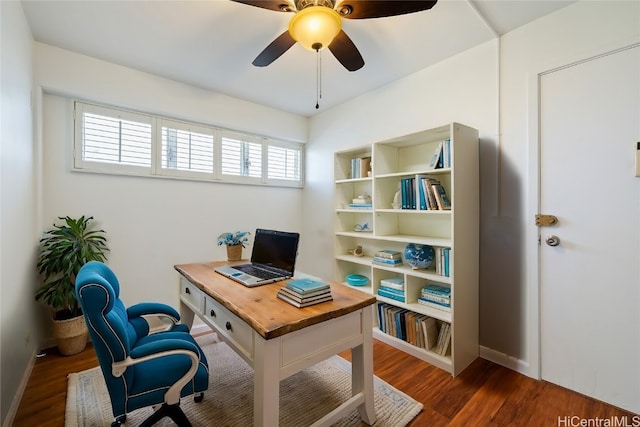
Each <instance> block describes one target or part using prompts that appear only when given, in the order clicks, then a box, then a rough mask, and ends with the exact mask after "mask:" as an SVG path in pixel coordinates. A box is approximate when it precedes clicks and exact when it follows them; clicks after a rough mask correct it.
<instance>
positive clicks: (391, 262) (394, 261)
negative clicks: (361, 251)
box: [373, 256, 402, 265]
mask: <svg viewBox="0 0 640 427" xmlns="http://www.w3.org/2000/svg"><path fill="white" fill-rule="evenodd" d="M373 261H376V262H377V263H378V264H388V265H396V264H402V258H395V259H389V258H380V257H377V256H374V257H373Z"/></svg>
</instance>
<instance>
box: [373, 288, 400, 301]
mask: <svg viewBox="0 0 640 427" xmlns="http://www.w3.org/2000/svg"><path fill="white" fill-rule="evenodd" d="M378 295H380V296H381V297H385V298H389V299H392V300H396V301H400V302H404V292H402V293H401V294H399V293H395V292H392V291H391V289H389V288H379V289H378Z"/></svg>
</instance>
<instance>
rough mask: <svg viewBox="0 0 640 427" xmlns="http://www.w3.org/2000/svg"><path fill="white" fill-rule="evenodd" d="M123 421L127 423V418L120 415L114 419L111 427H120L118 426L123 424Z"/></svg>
mask: <svg viewBox="0 0 640 427" xmlns="http://www.w3.org/2000/svg"><path fill="white" fill-rule="evenodd" d="M125 421H127V416H126V415H120V416H119V417H117V418H116V419H115V421H114V422H112V423H111V427H120V425H122V424H124V422H125Z"/></svg>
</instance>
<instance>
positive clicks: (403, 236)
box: [334, 123, 479, 376]
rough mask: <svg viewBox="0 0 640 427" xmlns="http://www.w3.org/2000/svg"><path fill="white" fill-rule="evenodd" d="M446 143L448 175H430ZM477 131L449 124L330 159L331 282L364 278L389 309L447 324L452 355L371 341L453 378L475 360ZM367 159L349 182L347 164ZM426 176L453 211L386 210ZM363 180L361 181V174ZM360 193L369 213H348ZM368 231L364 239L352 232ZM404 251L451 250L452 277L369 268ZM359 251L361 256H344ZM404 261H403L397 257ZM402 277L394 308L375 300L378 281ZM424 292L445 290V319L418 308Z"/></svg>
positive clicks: (405, 268)
mask: <svg viewBox="0 0 640 427" xmlns="http://www.w3.org/2000/svg"><path fill="white" fill-rule="evenodd" d="M446 139H449V140H450V141H451V153H450V159H451V167H446V168H439V169H430V167H429V161H430V160H431V157H432V154H433V152H434V150H435V149H436V147H437V146H438V144H439V143H440V142H441V141H443V140H446ZM478 151H479V150H478V131H477V130H475V129H472V128H470V127H467V126H464V125H462V124H459V123H451V124H448V125H445V126H441V127H438V128H435V129H429V130H425V131H422V132H417V133H415V134H411V135H406V136H402V137H399V138H393V139H390V140H386V141H379V142H374V143H372V144H368V145H366V146H362V147H356V148H352V149H348V150H343V151H339V152H336V153H335V165H334V177H335V213H334V215H335V221H334V253H335V271H334V276H335V277H334V279H335V280H336V281H337V282H339V283H343V284H344V285H345V286H349V285H347V284H346V279H345V278H346V276H347V275H348V274H362V275H364V276H366V277H368V278H369V282H368V284H367V285H366V286H362V287H358V288H357V289H360V290H361V291H363V292H367V293H370V294H373V295H376V296H377V298H378V301H379V302H384V303H388V304H391V305H394V306H397V307H400V308H404V309H407V310H410V311H413V312H416V313H420V314H424V315H427V316H429V317H433V318H435V319H436V320H437V321H438V322H439V324H441V322H448V323H450V324H451V331H452V333H451V347H450V353H449V354H447V355H446V356H441V355H439V354H437V353H436V352H434V351H432V350H425V349H423V348H420V347H417V346H415V345H413V344H410V343H408V342H406V341H403V340H401V339H398V338H396V337H394V336H391V335H387V334H386V333H384V332H382V331H381V330H380V329H379V328H378V325H377V312H376V316H374V317H376V324H375V325H373V327H374V337H375V338H377V339H379V340H381V341H384V342H386V343H387V344H390V345H392V346H394V347H396V348H398V349H400V350H403V351H405V352H407V353H409V354H412V355H413V356H415V357H418V358H420V359H422V360H425V361H427V362H429V363H431V364H433V365H435V366H438V367H439V368H442V369H444V370H446V371H448V372H450V373H451V374H452V375H453V376H456V375H458V374H459V373H460V372H461V371H462V370H463V369H465V368H466V367H467V366H468V365H469V364H470V363H471V362H472V361H473V360H474V359H475V358H476V357H477V356H478V352H479V345H478V259H479V254H478V246H479V244H478V234H479V226H478V223H479V194H478V191H479V183H478V181H479V159H478ZM363 157H371V172H370V173H369V174H367V176H358V177H354V178H352V177H351V162H352V159H357V158H363ZM417 174H425V175H430V176H434V177H436V178H437V179H438V180H439V181H440V182H441V183H442V184H443V186H444V187H445V189H446V192H447V195H448V196H449V199H450V200H451V210H420V209H419V206H417V207H416V208H415V209H394V208H392V206H391V202H392V200H393V197H394V194H395V193H396V191H398V187H399V183H400V180H401V179H403V178H408V177H412V176H415V175H417ZM361 175H365V174H364V173H362V174H361ZM364 193H366V194H367V195H369V196H371V200H372V205H373V206H372V208H371V209H369V210H366V209H362V208H356V209H353V208H350V207H349V204H350V203H352V199H353V198H356V197H357V196H359V195H362V194H364ZM363 223H367V224H368V226H369V229H370V231H355V230H354V228H355V227H356V225H357V224H360V225H362V224H363ZM408 243H416V244H423V245H430V246H433V247H434V248H451V252H450V267H449V271H450V274H449V276H448V277H446V276H444V275H440V274H437V273H436V270H435V261H434V262H433V263H432V265H431V266H429V268H427V269H419V270H414V269H412V268H411V267H410V266H409V265H408V264H407V263H406V262H404V263H403V265H401V266H398V267H386V266H380V265H376V264H373V263H372V259H373V255H374V253H375V252H376V251H378V250H381V249H393V250H397V251H400V252H403V251H404V248H405V246H406V245H407V244H408ZM358 245H360V246H362V248H363V251H364V255H363V256H362V257H357V256H354V255H352V254H349V249H354V248H355V247H356V246H358ZM403 261H404V257H403ZM390 277H402V278H403V279H404V283H405V298H404V300H403V301H396V300H393V299H389V298H385V297H382V296H379V295H377V290H378V288H379V286H380V280H382V279H385V278H390ZM427 284H436V285H440V286H446V287H449V288H450V289H451V311H445V310H440V309H435V308H431V307H428V306H425V305H422V304H419V303H418V302H417V298H418V296H419V294H420V290H421V289H422V288H423V287H424V286H426V285H427Z"/></svg>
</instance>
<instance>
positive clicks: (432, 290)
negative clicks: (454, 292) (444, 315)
mask: <svg viewBox="0 0 640 427" xmlns="http://www.w3.org/2000/svg"><path fill="white" fill-rule="evenodd" d="M421 293H422V294H423V295H426V294H432V295H437V296H441V297H450V296H451V289H450V288H448V287H446V286H440V285H427V286H425V287H424V288H422V291H421Z"/></svg>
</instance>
